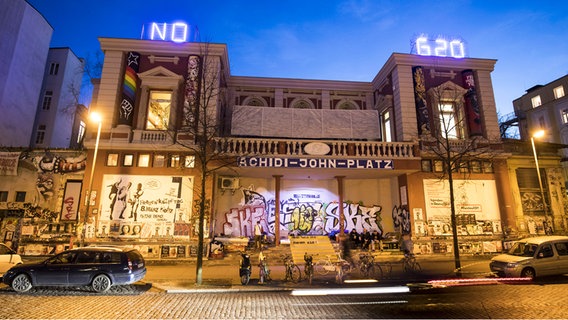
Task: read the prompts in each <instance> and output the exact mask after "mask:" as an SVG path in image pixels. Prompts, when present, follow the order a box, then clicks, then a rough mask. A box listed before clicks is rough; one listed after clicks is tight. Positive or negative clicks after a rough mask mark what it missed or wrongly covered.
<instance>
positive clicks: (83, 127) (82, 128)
mask: <svg viewBox="0 0 568 320" xmlns="http://www.w3.org/2000/svg"><path fill="white" fill-rule="evenodd" d="M86 128H87V125H86V124H85V122H83V121H80V122H79V133H78V134H77V143H81V141H83V137H84V136H85V130H86Z"/></svg>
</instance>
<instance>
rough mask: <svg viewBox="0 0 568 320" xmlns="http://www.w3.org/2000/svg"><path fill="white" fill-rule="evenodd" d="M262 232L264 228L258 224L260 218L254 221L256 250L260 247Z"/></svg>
mask: <svg viewBox="0 0 568 320" xmlns="http://www.w3.org/2000/svg"><path fill="white" fill-rule="evenodd" d="M263 233H264V229H263V228H262V225H261V224H260V220H258V221H257V222H256V225H255V226H254V247H255V249H257V250H260V249H261V246H262V244H261V240H262V235H263Z"/></svg>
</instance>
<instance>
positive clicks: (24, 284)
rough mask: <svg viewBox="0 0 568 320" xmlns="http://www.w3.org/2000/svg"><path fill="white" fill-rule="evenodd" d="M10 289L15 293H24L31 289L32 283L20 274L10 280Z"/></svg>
mask: <svg viewBox="0 0 568 320" xmlns="http://www.w3.org/2000/svg"><path fill="white" fill-rule="evenodd" d="M11 287H12V289H14V291H16V292H26V291H28V290H30V289H31V288H32V282H31V281H30V278H29V277H28V276H27V275H26V274H23V273H21V274H19V275H17V276H16V277H15V278H14V280H12V285H11Z"/></svg>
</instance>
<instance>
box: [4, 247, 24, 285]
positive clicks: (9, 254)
mask: <svg viewBox="0 0 568 320" xmlns="http://www.w3.org/2000/svg"><path fill="white" fill-rule="evenodd" d="M21 263H22V257H20V255H19V254H17V253H16V251H14V250H12V249H10V248H9V247H8V246H7V245H5V244H3V243H0V277H1V276H2V275H3V274H4V273H6V271H8V269H10V268H12V267H13V266H15V265H17V264H21Z"/></svg>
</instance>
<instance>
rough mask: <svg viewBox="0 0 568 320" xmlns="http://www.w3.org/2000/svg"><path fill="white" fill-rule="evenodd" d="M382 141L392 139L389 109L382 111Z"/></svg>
mask: <svg viewBox="0 0 568 320" xmlns="http://www.w3.org/2000/svg"><path fill="white" fill-rule="evenodd" d="M382 118H383V141H384V142H391V141H392V119H391V116H390V112H389V111H385V112H383V117H382Z"/></svg>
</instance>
